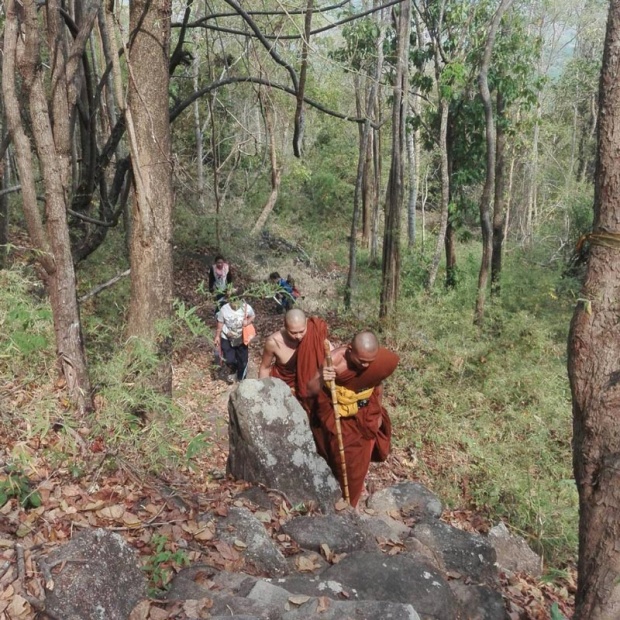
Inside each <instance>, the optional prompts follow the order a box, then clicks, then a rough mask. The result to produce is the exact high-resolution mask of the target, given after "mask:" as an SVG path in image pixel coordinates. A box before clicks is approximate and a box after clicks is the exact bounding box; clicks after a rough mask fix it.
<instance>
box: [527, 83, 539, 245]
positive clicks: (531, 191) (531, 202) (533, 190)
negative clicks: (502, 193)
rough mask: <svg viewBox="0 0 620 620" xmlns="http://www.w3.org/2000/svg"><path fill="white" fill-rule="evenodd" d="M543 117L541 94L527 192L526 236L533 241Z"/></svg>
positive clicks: (529, 240) (530, 241)
mask: <svg viewBox="0 0 620 620" xmlns="http://www.w3.org/2000/svg"><path fill="white" fill-rule="evenodd" d="M541 117H542V105H541V102H540V95H539V98H538V104H537V106H536V122H535V124H534V138H533V140H532V154H531V157H530V174H529V185H528V192H527V212H526V220H525V238H526V240H527V242H528V243H532V241H533V235H534V223H535V221H536V210H537V205H536V203H537V199H538V197H537V191H538V137H539V135H540V119H541Z"/></svg>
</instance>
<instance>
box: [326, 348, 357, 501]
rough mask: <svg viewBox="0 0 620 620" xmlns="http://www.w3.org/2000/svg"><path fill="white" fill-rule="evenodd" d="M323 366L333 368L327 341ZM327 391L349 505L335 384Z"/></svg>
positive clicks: (346, 498) (346, 499)
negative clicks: (331, 407)
mask: <svg viewBox="0 0 620 620" xmlns="http://www.w3.org/2000/svg"><path fill="white" fill-rule="evenodd" d="M325 365H326V366H333V365H334V363H333V361H332V354H331V351H330V348H329V340H326V341H325ZM329 390H330V392H331V394H332V405H333V407H334V420H335V422H336V437H337V438H338V452H340V465H341V467H342V486H343V487H344V489H343V492H344V499H345V501H346V502H347V504H350V503H351V500H350V498H349V480H348V479H347V463H346V461H345V459H344V443H343V441H342V428H341V426H340V410H339V408H338V397H337V396H336V382H335V381H330V382H329Z"/></svg>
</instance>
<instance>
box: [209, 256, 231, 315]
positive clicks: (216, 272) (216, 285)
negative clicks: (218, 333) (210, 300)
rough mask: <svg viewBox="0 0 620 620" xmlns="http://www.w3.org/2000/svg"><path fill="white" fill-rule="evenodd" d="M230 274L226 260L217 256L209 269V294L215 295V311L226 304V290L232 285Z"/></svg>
mask: <svg viewBox="0 0 620 620" xmlns="http://www.w3.org/2000/svg"><path fill="white" fill-rule="evenodd" d="M232 281H233V279H232V273H231V270H230V265H229V264H228V263H227V262H226V259H225V258H224V257H223V256H222V255H221V254H218V255H217V256H216V257H215V260H214V261H213V265H211V267H209V292H210V293H213V294H214V295H215V302H216V305H217V310H219V309H220V308H221V307H222V306H223V305H224V304H225V303H226V290H227V289H228V287H229V286H230V285H232Z"/></svg>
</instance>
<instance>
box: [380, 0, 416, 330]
mask: <svg viewBox="0 0 620 620" xmlns="http://www.w3.org/2000/svg"><path fill="white" fill-rule="evenodd" d="M410 29H411V4H410V3H409V2H403V3H402V4H401V5H400V15H399V17H398V37H397V43H396V75H395V77H394V92H393V97H394V101H393V108H392V161H391V165H390V176H389V178H388V187H387V196H386V204H385V229H384V233H383V263H382V273H381V276H382V277H381V302H380V307H379V316H380V317H381V318H382V319H385V318H387V317H389V316H390V315H391V314H392V313H393V312H394V310H395V308H396V303H397V302H398V293H399V287H400V222H401V212H402V203H403V177H404V165H403V154H404V152H405V129H406V128H405V120H406V119H405V117H406V111H407V88H408V84H409V72H408V65H409V32H410Z"/></svg>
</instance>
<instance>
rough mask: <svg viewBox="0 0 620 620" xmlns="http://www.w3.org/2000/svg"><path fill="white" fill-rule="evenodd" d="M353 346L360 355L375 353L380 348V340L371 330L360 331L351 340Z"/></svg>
mask: <svg viewBox="0 0 620 620" xmlns="http://www.w3.org/2000/svg"><path fill="white" fill-rule="evenodd" d="M351 348H352V349H353V350H354V351H355V352H356V353H358V354H360V355H365V354H367V355H375V354H376V353H377V351H378V350H379V341H378V340H377V337H376V336H375V335H374V334H373V333H372V332H370V331H365V332H360V333H359V334H357V335H356V336H355V337H354V338H353V340H352V341H351Z"/></svg>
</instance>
